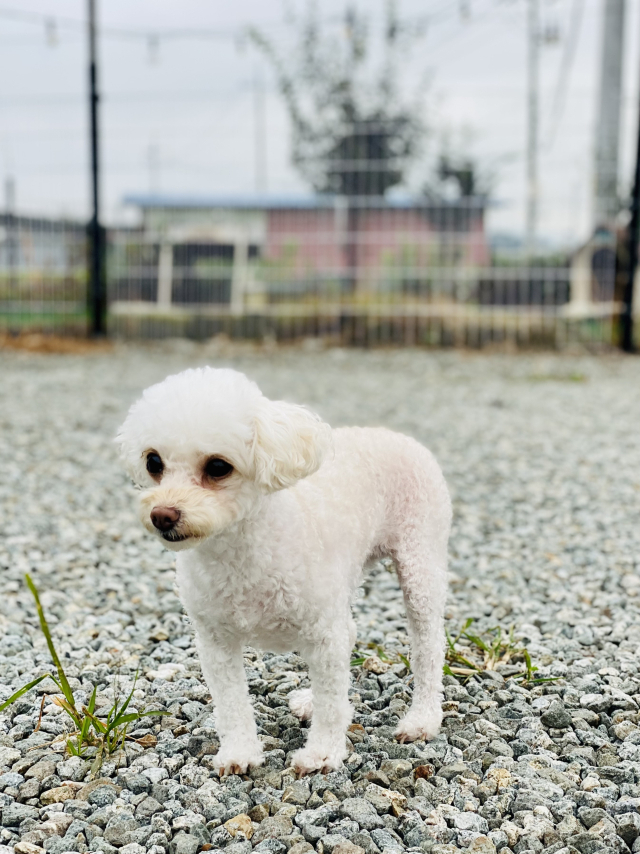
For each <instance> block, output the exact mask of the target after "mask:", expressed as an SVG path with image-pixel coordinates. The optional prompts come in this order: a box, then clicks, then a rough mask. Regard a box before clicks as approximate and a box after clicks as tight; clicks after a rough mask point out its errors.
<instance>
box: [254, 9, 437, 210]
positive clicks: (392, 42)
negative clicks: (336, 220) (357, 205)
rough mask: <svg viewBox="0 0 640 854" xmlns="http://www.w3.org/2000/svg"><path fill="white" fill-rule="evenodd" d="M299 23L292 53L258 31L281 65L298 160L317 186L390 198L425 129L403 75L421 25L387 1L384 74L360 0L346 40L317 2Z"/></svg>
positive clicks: (348, 19) (349, 13) (351, 12)
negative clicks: (326, 23)
mask: <svg viewBox="0 0 640 854" xmlns="http://www.w3.org/2000/svg"><path fill="white" fill-rule="evenodd" d="M291 23H292V26H293V27H294V30H295V32H296V44H295V47H294V49H293V51H291V53H287V54H286V55H283V54H282V53H281V52H280V51H279V50H278V49H277V48H276V46H275V45H274V44H273V42H272V41H271V40H270V39H269V38H267V36H266V35H264V34H263V33H261V32H260V31H258V30H257V29H251V30H250V37H251V39H252V41H253V42H254V44H256V45H257V46H258V48H260V50H261V51H262V52H263V53H264V54H265V56H266V57H267V58H268V59H269V61H270V63H271V65H272V67H273V69H274V71H275V74H276V78H277V81H278V86H279V89H280V92H281V94H282V96H283V98H284V101H285V103H286V106H287V109H288V112H289V117H290V119H291V124H292V131H293V146H292V147H293V162H294V164H295V166H296V167H297V168H298V169H299V171H300V172H301V174H302V175H303V176H304V177H305V178H306V179H307V180H308V181H309V183H310V184H311V186H312V187H313V188H314V189H315V190H316V191H317V192H320V193H337V194H340V195H344V196H348V197H355V196H384V194H385V193H386V192H387V190H389V189H390V188H391V187H394V186H397V185H398V184H400V183H401V182H402V181H403V178H404V176H405V172H406V168H407V166H408V165H409V164H410V162H411V161H412V160H413V159H414V158H415V157H416V155H417V153H418V151H419V147H420V143H421V141H422V138H423V136H424V133H425V128H424V125H423V123H422V121H421V119H420V112H421V110H420V105H419V104H418V103H409V102H408V100H407V99H406V98H403V96H402V94H401V92H400V90H399V85H398V73H397V68H398V61H399V57H400V56H401V55H402V54H403V53H404V52H405V51H406V49H407V48H408V46H409V44H410V43H411V42H412V41H414V40H415V39H416V38H418V37H419V36H420V35H421V30H420V28H419V27H416V26H415V25H411V24H408V23H403V22H402V21H401V20H400V18H399V16H398V13H397V9H396V5H395V2H394V0H386V3H385V18H384V25H383V32H382V34H381V35H382V61H381V63H379V68H378V70H377V72H376V71H372V68H371V66H372V62H371V60H372V59H375V57H373V51H372V45H371V42H372V38H371V32H370V29H369V26H368V23H367V17H366V16H365V15H364V14H362V13H360V12H358V10H357V9H356V8H355V6H349V7H347V9H346V12H345V15H344V19H343V26H344V32H345V37H344V38H339V37H336V36H335V35H334V34H332V33H331V31H330V30H329V31H327V30H326V29H325V28H323V26H322V25H321V23H320V21H319V19H318V15H317V9H316V6H315V4H314V3H313V2H309V3H308V4H307V8H306V13H305V14H304V15H303V16H302V17H300V18H296V17H293V18H292V19H291ZM374 65H375V62H374Z"/></svg>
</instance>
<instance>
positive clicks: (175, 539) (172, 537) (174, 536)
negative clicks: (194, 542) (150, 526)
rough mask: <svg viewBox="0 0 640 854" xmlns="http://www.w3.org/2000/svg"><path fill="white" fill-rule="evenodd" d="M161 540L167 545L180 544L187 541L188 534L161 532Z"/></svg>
mask: <svg viewBox="0 0 640 854" xmlns="http://www.w3.org/2000/svg"><path fill="white" fill-rule="evenodd" d="M162 539H163V540H166V542H168V543H182V542H184V541H185V540H188V539H189V534H179V533H178V532H177V531H163V532H162Z"/></svg>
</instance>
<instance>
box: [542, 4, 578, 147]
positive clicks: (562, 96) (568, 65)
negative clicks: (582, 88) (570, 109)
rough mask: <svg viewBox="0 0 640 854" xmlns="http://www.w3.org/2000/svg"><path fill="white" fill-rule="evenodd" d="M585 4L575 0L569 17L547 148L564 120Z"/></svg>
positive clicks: (551, 143)
mask: <svg viewBox="0 0 640 854" xmlns="http://www.w3.org/2000/svg"><path fill="white" fill-rule="evenodd" d="M584 6H585V4H584V0H573V5H572V7H571V16H570V19H569V35H568V38H567V39H566V40H565V46H564V51H563V54H562V60H561V63H560V72H559V74H558V83H557V85H556V91H555V95H554V98H553V105H552V107H551V119H550V123H549V124H550V127H549V138H548V140H547V144H546V146H545V148H546V149H547V150H550V149H551V148H552V147H553V143H554V142H555V139H556V134H557V132H558V128H559V127H560V122H561V120H562V114H563V113H564V107H565V103H566V97H567V90H568V87H569V78H570V76H571V69H572V67H573V60H574V58H575V55H576V47H577V45H578V40H579V35H580V29H581V26H582V18H583V12H584Z"/></svg>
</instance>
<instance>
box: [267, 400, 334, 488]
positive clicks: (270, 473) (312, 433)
mask: <svg viewBox="0 0 640 854" xmlns="http://www.w3.org/2000/svg"><path fill="white" fill-rule="evenodd" d="M330 444H331V428H330V427H329V425H328V424H326V423H325V422H324V421H322V420H321V419H320V417H319V416H317V415H315V414H314V413H313V412H310V411H309V410H308V409H305V407H304V406H298V405H296V404H293V403H284V402H283V401H280V400H277V401H276V400H267V399H266V398H264V399H263V401H262V406H261V408H260V410H259V412H258V414H257V416H256V419H255V437H254V446H253V454H254V463H255V472H256V480H257V482H258V483H259V484H260V486H262V488H263V489H264V490H265V492H275V491H276V490H278V489H285V488H286V487H288V486H293V484H294V483H296V481H298V480H301V479H302V478H303V477H308V476H309V475H310V474H313V473H314V472H315V471H317V470H318V469H319V468H320V464H321V463H322V460H323V457H324V455H325V453H326V451H327V449H328V448H329V446H330Z"/></svg>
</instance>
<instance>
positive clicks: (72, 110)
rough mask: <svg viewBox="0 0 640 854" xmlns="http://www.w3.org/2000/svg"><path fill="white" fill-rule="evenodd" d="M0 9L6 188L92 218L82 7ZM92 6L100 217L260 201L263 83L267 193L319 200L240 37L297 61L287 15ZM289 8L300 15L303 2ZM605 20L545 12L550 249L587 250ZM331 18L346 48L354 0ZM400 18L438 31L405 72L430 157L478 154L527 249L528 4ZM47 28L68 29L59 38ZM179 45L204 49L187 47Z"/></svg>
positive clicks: (637, 60)
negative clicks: (134, 203) (180, 196)
mask: <svg viewBox="0 0 640 854" xmlns="http://www.w3.org/2000/svg"><path fill="white" fill-rule="evenodd" d="M2 2H3V0H0V175H2V176H7V175H12V176H14V178H15V182H16V188H17V202H18V210H19V211H24V212H30V213H42V214H56V215H57V214H66V215H70V216H74V217H75V216H78V217H85V216H86V215H87V212H88V198H89V196H88V187H89V179H88V152H89V148H88V133H87V107H86V83H87V73H86V38H85V32H84V30H83V29H82V28H81V26H80V22H81V21H82V20H83V19H84V16H85V12H86V2H82V0H6V2H7V3H8V5H2ZM97 2H98V6H99V20H100V24H101V27H102V28H103V32H102V35H101V37H100V85H101V89H102V92H103V104H102V112H101V126H102V143H101V144H102V159H103V166H104V169H103V176H102V187H103V197H104V213H105V218H107V219H108V220H109V221H111V222H114V221H120V220H122V219H123V217H125V216H127V215H130V214H127V211H126V210H125V209H124V207H123V205H122V200H123V198H124V197H125V196H126V195H127V194H130V193H136V192H148V191H150V190H158V191H162V192H163V193H200V194H217V193H224V194H229V193H234V192H235V193H249V192H253V191H254V190H255V188H256V166H255V164H256V141H255V140H256V134H255V121H254V112H255V111H254V103H255V99H254V86H255V84H254V81H255V79H256V77H258V78H261V79H263V80H264V86H265V90H266V96H265V102H266V110H265V113H266V164H267V189H268V190H269V191H270V192H273V193H304V192H307V191H308V188H307V187H306V186H305V184H304V182H303V180H302V179H301V178H300V176H299V175H298V174H297V173H296V171H295V170H294V169H293V168H292V166H291V165H290V162H289V160H290V157H289V129H288V121H287V116H286V113H285V110H284V108H283V106H282V103H281V100H280V98H279V95H278V93H277V91H276V88H275V84H274V79H273V75H272V74H271V72H270V70H269V68H268V67H267V66H266V64H265V62H264V60H263V59H262V58H261V57H260V56H258V55H257V53H256V51H255V49H254V48H252V47H250V46H248V45H246V44H245V45H244V46H243V45H242V40H241V39H239V38H238V36H239V34H240V33H241V32H242V30H243V27H245V26H246V25H247V24H253V25H256V26H259V27H261V28H263V29H264V31H265V32H267V33H268V34H269V35H270V37H271V38H272V39H273V40H274V42H275V43H276V44H278V45H279V46H280V49H281V50H282V51H283V52H285V54H286V52H287V50H290V48H291V35H290V31H289V29H288V28H287V26H286V25H285V24H284V15H283V8H284V7H283V5H282V3H281V2H280V0H268V2H265V0H261V2H259V0H234V2H233V3H228V2H225V3H223V2H220V0H218V2H211V0H181V1H180V3H176V2H175V0H172V2H170V1H169V0H108V3H107V2H106V0H97ZM289 2H290V5H291V6H292V7H293V8H298V9H302V8H303V6H304V2H305V0H289ZM603 4H604V0H540V7H541V15H542V29H543V30H544V31H551V30H553V29H554V28H555V29H556V30H557V31H559V34H560V39H559V41H558V42H557V43H556V44H545V45H544V46H543V47H542V49H541V87H540V90H541V133H540V137H541V152H540V176H541V180H540V190H541V200H540V233H541V234H542V235H543V236H545V237H547V238H549V239H551V240H553V241H554V242H560V241H571V240H575V239H578V238H581V237H583V236H584V235H586V232H587V230H588V228H589V225H590V215H591V213H590V212H591V188H592V184H593V170H592V161H593V145H594V140H593V132H594V126H595V121H596V116H595V106H596V96H597V88H598V69H599V57H600V26H601V12H602V6H603ZM360 5H361V8H366V9H367V10H368V13H370V14H371V16H372V27H375V23H376V20H380V16H381V11H382V8H383V7H382V0H360ZM627 5H628V11H627V16H628V17H627V25H626V28H625V30H626V38H627V43H626V45H625V87H624V120H623V145H622V161H621V176H622V179H623V186H624V188H625V189H626V188H628V185H629V182H630V178H631V173H632V161H633V150H634V147H635V141H634V139H635V125H636V122H637V106H636V104H637V98H638V95H637V91H638V89H637V78H638V76H639V74H640V51H639V39H638V37H637V36H638V34H640V3H637V2H635V0H627ZM318 6H319V9H320V15H321V17H322V19H323V20H324V21H325V22H326V24H327V26H329V27H333V28H334V29H335V31H336V34H337V35H340V33H341V29H340V27H339V25H338V24H337V20H338V17H339V15H340V13H341V12H342V11H343V9H344V0H318ZM399 6H400V10H401V13H402V14H403V15H404V16H405V17H409V18H413V19H425V20H426V21H427V22H428V26H427V31H426V36H425V38H424V39H423V41H422V42H420V44H419V45H418V46H417V47H416V49H415V50H414V53H413V55H412V56H411V57H408V58H407V59H406V61H405V64H404V66H403V69H402V72H403V80H404V82H405V85H406V87H407V90H409V89H411V87H414V88H415V86H416V85H417V82H418V81H419V80H421V79H423V77H425V75H426V76H427V77H428V78H429V80H430V81H431V82H430V85H429V88H428V92H427V96H426V98H425V107H424V110H425V115H424V118H425V121H426V123H427V124H428V126H429V127H430V128H431V129H432V143H431V149H430V150H431V152H432V153H433V151H435V150H436V148H437V141H438V139H439V137H440V136H441V135H443V134H449V135H450V137H451V138H453V139H454V140H465V142H464V145H465V146H466V147H467V150H468V151H469V152H470V153H472V154H473V155H474V156H475V157H476V158H477V159H478V161H479V162H480V164H481V165H482V166H483V168H484V170H485V171H486V172H489V173H491V174H493V175H494V176H495V183H494V196H495V199H496V205H495V206H494V208H493V210H492V211H491V213H490V219H489V225H490V227H491V229H492V230H494V231H502V232H512V233H518V231H519V230H521V229H522V223H523V216H524V187H525V181H524V176H525V156H524V152H525V142H526V55H527V54H526V8H527V0H399ZM465 6H466V7H468V8H469V9H470V14H469V15H468V17H466V16H464V14H463V10H464V8H465ZM580 10H581V12H580ZM16 12H18V13H22V15H21V16H16V15H15V14H14V13H16ZM24 13H30V15H32V18H27V17H26V16H25V15H24ZM45 18H49V19H50V20H51V21H53V22H55V24H53V25H52V24H49V25H48V30H47V28H46V27H45ZM576 21H579V29H577V28H576V26H575V24H576ZM572 22H573V25H572ZM176 30H181V31H184V30H189V31H191V33H192V35H193V32H194V31H195V32H196V33H200V34H201V36H202V37H200V38H194V37H189V38H183V37H177V35H178V34H177V33H176V32H175V31H176ZM155 33H158V34H160V40H159V46H158V48H157V50H153V49H152V48H150V44H149V39H148V38H147V34H149V35H153V34H155ZM169 33H170V34H171V37H166V38H163V37H162V35H163V34H167V35H168V34H169ZM205 34H206V35H207V37H204V36H205ZM572 34H573V36H576V35H577V40H576V42H575V44H576V49H575V55H574V58H573V62H572V65H571V69H570V74H569V76H568V78H565V79H566V80H567V86H566V95H565V98H564V100H562V99H561V100H560V104H561V105H562V109H561V110H560V111H558V110H555V111H554V104H557V103H558V101H557V94H558V91H559V90H558V87H559V80H560V78H561V75H560V68H561V65H562V60H563V55H564V52H565V51H566V50H567V49H568V47H567V45H568V43H569V40H570V39H571V38H572ZM554 115H555V119H554V118H553V116H554ZM425 168H426V167H425V163H418V164H416V165H415V167H414V169H413V170H412V172H411V175H410V177H409V181H408V183H409V185H410V186H409V188H410V189H411V188H415V187H416V186H417V185H418V184H419V179H420V177H421V175H423V174H424V171H425Z"/></svg>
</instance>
